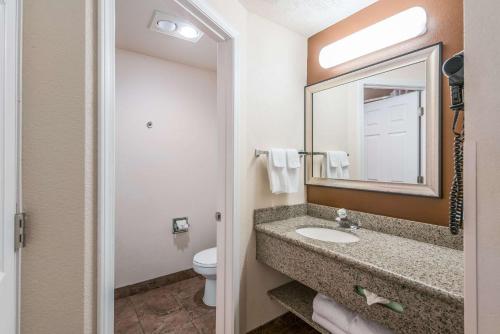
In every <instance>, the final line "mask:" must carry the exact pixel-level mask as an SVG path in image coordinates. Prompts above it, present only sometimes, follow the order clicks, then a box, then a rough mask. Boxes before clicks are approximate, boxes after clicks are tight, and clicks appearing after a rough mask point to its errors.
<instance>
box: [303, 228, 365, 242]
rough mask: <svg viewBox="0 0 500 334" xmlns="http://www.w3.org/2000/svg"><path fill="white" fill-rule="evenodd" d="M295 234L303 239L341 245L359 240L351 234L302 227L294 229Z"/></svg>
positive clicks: (327, 229)
mask: <svg viewBox="0 0 500 334" xmlns="http://www.w3.org/2000/svg"><path fill="white" fill-rule="evenodd" d="M295 232H297V233H298V234H300V235H303V236H304V237H308V238H311V239H316V240H321V241H330V242H337V243H343V244H348V243H351V242H358V241H359V238H358V237H357V236H356V235H354V234H352V233H346V232H342V231H337V230H332V229H330V228H323V227H302V228H298V229H296V230H295Z"/></svg>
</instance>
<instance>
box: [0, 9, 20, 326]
mask: <svg viewBox="0 0 500 334" xmlns="http://www.w3.org/2000/svg"><path fill="white" fill-rule="evenodd" d="M17 5H18V4H17V1H16V0H5V1H0V45H1V49H2V50H1V52H0V115H1V116H0V187H1V188H0V189H1V191H0V212H1V215H2V216H1V220H0V333H2V334H14V333H16V329H17V318H16V315H17V256H16V255H17V254H16V251H15V242H14V215H15V213H16V202H17V199H16V197H17V185H18V177H17V175H18V173H17V169H18V168H17V166H18V159H17V157H18V154H17V128H18V126H17V91H18V80H17V78H18V76H17V73H18V71H17V64H18V61H17V55H18V53H17V31H18V30H17V17H18V16H17V14H18V12H17V10H18V7H17Z"/></svg>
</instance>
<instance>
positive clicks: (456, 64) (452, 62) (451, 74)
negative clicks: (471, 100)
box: [443, 51, 464, 110]
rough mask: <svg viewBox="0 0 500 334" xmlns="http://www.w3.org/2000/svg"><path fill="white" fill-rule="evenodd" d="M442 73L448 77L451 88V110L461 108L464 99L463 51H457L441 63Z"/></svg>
mask: <svg viewBox="0 0 500 334" xmlns="http://www.w3.org/2000/svg"><path fill="white" fill-rule="evenodd" d="M443 74H444V75H446V76H447V77H448V83H449V84H450V90H451V106H450V108H451V109H452V110H463V107H464V100H463V91H464V52H463V51H462V52H459V53H457V54H456V55H454V56H453V57H451V58H450V59H448V60H447V61H445V62H444V64H443Z"/></svg>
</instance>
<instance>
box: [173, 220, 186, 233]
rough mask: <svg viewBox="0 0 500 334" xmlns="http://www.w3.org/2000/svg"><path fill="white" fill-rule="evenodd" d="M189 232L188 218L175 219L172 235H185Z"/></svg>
mask: <svg viewBox="0 0 500 334" xmlns="http://www.w3.org/2000/svg"><path fill="white" fill-rule="evenodd" d="M188 231H189V222H188V218H187V217H181V218H174V219H173V220H172V233H173V234H177V233H185V232H188Z"/></svg>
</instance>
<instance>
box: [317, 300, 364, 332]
mask: <svg viewBox="0 0 500 334" xmlns="http://www.w3.org/2000/svg"><path fill="white" fill-rule="evenodd" d="M313 311H314V313H316V314H318V315H320V316H322V317H323V318H325V319H326V320H328V321H330V322H331V323H333V324H334V325H336V326H337V327H339V328H340V329H341V330H343V331H345V332H348V330H349V326H350V324H351V321H352V320H353V319H354V317H355V316H356V314H355V313H354V312H352V311H351V310H349V309H348V308H347V307H345V306H343V305H341V304H339V303H337V302H336V301H335V300H333V299H332V298H330V297H327V296H325V295H323V294H320V293H318V294H317V295H316V297H314V300H313Z"/></svg>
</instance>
